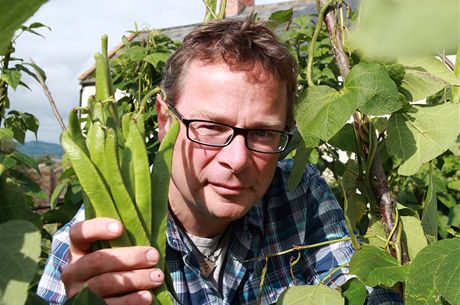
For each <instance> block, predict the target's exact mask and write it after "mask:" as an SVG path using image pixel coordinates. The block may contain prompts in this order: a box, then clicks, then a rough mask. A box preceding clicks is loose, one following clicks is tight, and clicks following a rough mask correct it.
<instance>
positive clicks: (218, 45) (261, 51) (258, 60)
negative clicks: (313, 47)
mask: <svg viewBox="0 0 460 305" xmlns="http://www.w3.org/2000/svg"><path fill="white" fill-rule="evenodd" d="M194 60H199V61H202V62H203V63H205V64H213V63H217V62H221V61H224V62H225V63H226V64H228V65H229V66H230V68H231V69H235V70H239V71H250V70H252V68H253V67H254V66H255V65H256V64H260V65H261V66H262V67H263V68H264V69H265V70H266V71H268V72H269V73H270V74H272V75H273V76H275V77H276V78H277V79H278V80H280V81H283V82H284V83H285V84H286V89H287V102H288V109H287V113H288V117H287V125H288V126H289V127H292V126H293V125H294V116H293V105H294V100H295V93H296V87H297V63H296V61H295V59H294V58H293V57H292V55H291V54H290V53H289V51H288V48H287V47H286V46H285V45H284V44H283V43H281V42H280V41H279V40H278V39H277V38H276V36H275V34H274V33H273V32H272V31H271V30H270V29H268V28H267V27H265V26H264V25H263V24H262V23H260V22H256V21H255V18H254V17H253V16H249V17H248V18H247V19H246V20H235V19H223V20H214V21H210V22H208V23H206V24H201V25H199V26H197V27H196V28H195V29H194V30H193V31H192V32H191V33H189V34H188V35H187V36H186V37H185V39H184V41H183V43H182V45H181V46H180V47H179V49H178V50H177V51H176V52H175V53H174V54H173V55H172V56H171V57H170V58H169V60H168V61H167V63H166V67H165V72H164V76H163V81H162V87H163V89H164V90H165V92H166V94H167V96H168V99H170V100H171V102H172V103H174V101H177V99H178V98H179V96H180V91H181V90H180V89H181V86H182V85H183V83H182V82H183V79H184V76H185V73H186V71H187V67H188V66H189V65H190V64H191V62H192V61H194Z"/></svg>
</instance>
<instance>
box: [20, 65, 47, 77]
mask: <svg viewBox="0 0 460 305" xmlns="http://www.w3.org/2000/svg"><path fill="white" fill-rule="evenodd" d="M24 65H28V66H31V67H32V68H33V69H34V70H35V73H37V74H38V75H40V76H41V78H43V80H44V81H45V80H46V73H45V71H43V69H42V68H40V67H39V66H38V65H36V64H32V63H24Z"/></svg>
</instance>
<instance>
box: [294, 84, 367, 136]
mask: <svg viewBox="0 0 460 305" xmlns="http://www.w3.org/2000/svg"><path fill="white" fill-rule="evenodd" d="M357 105H358V101H357V100H356V98H355V96H354V94H352V93H350V92H349V93H346V94H343V93H341V92H337V91H336V90H334V89H333V88H331V87H328V86H314V87H309V88H308V89H307V90H306V91H304V92H303V93H302V94H301V96H300V97H299V101H298V103H297V105H296V111H295V119H296V122H297V126H298V128H299V132H300V134H301V135H302V138H304V141H305V139H306V138H312V137H313V138H320V139H322V140H324V141H328V140H329V139H330V138H332V137H333V136H334V135H335V134H336V133H337V132H338V131H339V130H340V129H341V128H342V127H343V126H344V125H345V123H346V122H347V120H348V119H349V118H350V116H351V115H352V114H353V112H354V111H355V109H356V107H357ZM306 144H307V142H306Z"/></svg>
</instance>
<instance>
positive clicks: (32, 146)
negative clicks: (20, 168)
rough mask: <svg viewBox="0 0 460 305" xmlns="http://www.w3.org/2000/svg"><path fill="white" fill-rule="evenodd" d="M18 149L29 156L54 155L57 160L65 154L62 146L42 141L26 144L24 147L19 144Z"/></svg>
mask: <svg viewBox="0 0 460 305" xmlns="http://www.w3.org/2000/svg"><path fill="white" fill-rule="evenodd" d="M16 149H17V150H19V151H20V152H22V153H25V154H27V155H30V156H37V157H38V156H45V155H53V156H54V157H56V158H61V157H62V155H63V154H64V150H63V149H62V147H61V145H59V144H55V143H48V142H42V141H30V142H26V143H25V144H24V145H22V144H20V143H17V144H16Z"/></svg>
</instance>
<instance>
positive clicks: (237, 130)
mask: <svg viewBox="0 0 460 305" xmlns="http://www.w3.org/2000/svg"><path fill="white" fill-rule="evenodd" d="M166 104H167V105H168V107H169V109H170V110H171V112H172V113H173V114H174V116H175V117H177V119H178V120H179V121H181V122H182V123H183V124H184V125H185V127H186V128H187V132H186V134H187V139H189V140H190V141H192V142H194V143H198V144H202V145H206V146H211V147H225V146H227V145H229V144H230V143H231V142H232V141H233V139H234V138H235V136H236V135H242V136H243V137H244V143H245V144H246V147H247V149H249V150H251V151H255V152H259V153H263V154H279V153H282V152H283V151H285V150H286V148H287V146H288V144H289V141H291V139H292V136H293V134H292V132H290V131H288V130H275V129H261V128H239V127H235V126H231V125H227V124H223V123H217V122H213V121H209V120H201V119H186V118H184V116H183V115H182V114H180V112H179V111H177V109H176V108H175V107H174V106H173V105H171V103H166ZM193 122H203V123H212V124H217V125H221V126H225V127H228V128H231V129H232V130H233V134H232V136H231V137H230V138H229V139H228V140H227V142H225V143H224V144H209V143H203V142H200V141H198V140H196V139H192V138H191V137H190V135H189V126H190V124H191V123H193ZM251 131H270V132H277V133H281V134H283V135H286V136H287V137H288V138H287V140H286V144H285V145H284V147H283V149H281V150H278V151H260V150H257V149H254V148H251V147H249V145H248V136H247V135H248V133H249V132H251Z"/></svg>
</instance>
